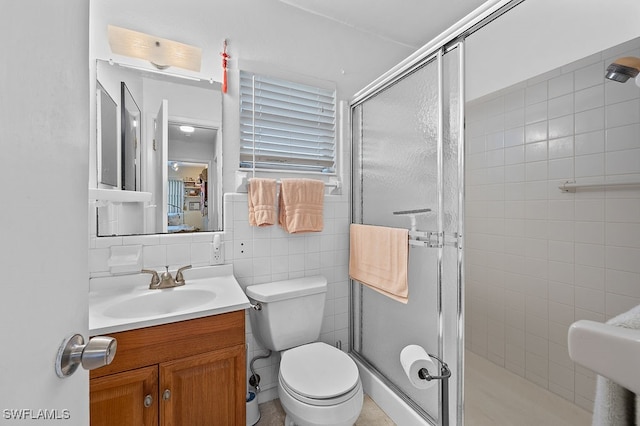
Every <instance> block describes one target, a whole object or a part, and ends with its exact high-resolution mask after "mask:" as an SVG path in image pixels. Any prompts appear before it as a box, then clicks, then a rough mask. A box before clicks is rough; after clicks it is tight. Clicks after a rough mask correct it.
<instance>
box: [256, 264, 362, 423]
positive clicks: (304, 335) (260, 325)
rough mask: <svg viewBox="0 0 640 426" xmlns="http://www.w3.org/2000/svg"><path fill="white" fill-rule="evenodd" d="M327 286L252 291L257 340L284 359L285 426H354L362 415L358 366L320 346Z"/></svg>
mask: <svg viewBox="0 0 640 426" xmlns="http://www.w3.org/2000/svg"><path fill="white" fill-rule="evenodd" d="M326 292H327V280H326V278H325V277H323V276H321V275H317V276H313V277H304V278H297V279H291V280H286V281H277V282H271V283H266V284H258V285H251V286H248V287H247V288H246V294H247V297H249V299H250V300H251V303H253V304H254V305H256V309H251V310H250V311H249V318H250V321H251V328H252V330H253V333H254V336H255V337H256V339H257V340H258V341H259V342H260V343H261V344H262V345H263V346H264V347H265V348H267V349H271V350H272V351H279V352H280V354H281V359H280V371H279V373H278V396H279V398H280V404H281V405H282V408H283V409H284V411H285V413H286V415H287V416H286V419H285V425H287V426H293V425H298V426H321V425H325V426H352V425H353V424H354V423H355V421H356V420H357V419H358V416H359V415H360V411H361V410H362V401H363V392H362V383H361V382H360V376H359V374H358V367H357V366H356V363H355V362H354V361H353V359H351V357H349V355H347V354H346V353H344V352H342V351H341V350H339V349H337V348H335V347H333V346H331V345H328V344H326V343H323V342H316V340H317V339H318V337H319V336H320V327H321V325H322V318H323V314H324V302H325V296H326Z"/></svg>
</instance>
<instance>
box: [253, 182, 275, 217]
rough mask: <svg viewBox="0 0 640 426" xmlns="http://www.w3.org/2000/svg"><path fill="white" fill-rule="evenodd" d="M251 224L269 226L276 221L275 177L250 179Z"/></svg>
mask: <svg viewBox="0 0 640 426" xmlns="http://www.w3.org/2000/svg"><path fill="white" fill-rule="evenodd" d="M247 192H248V193H247V199H248V201H249V225H251V226H268V225H273V224H274V223H276V181H275V179H257V178H254V179H249V188H248V191H247Z"/></svg>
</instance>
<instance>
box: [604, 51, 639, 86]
mask: <svg viewBox="0 0 640 426" xmlns="http://www.w3.org/2000/svg"><path fill="white" fill-rule="evenodd" d="M638 74H640V58H635V57H632V56H625V57H624V58H618V59H616V60H615V61H614V62H613V63H612V64H611V65H609V66H608V67H607V73H606V75H605V77H606V78H608V79H609V80H613V81H617V82H619V83H625V82H626V81H627V80H629V78H636V77H637V76H638Z"/></svg>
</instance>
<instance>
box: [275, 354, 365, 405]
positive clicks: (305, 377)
mask: <svg viewBox="0 0 640 426" xmlns="http://www.w3.org/2000/svg"><path fill="white" fill-rule="evenodd" d="M280 377H281V378H282V380H283V381H284V383H285V384H286V385H287V387H288V388H289V389H291V390H292V391H294V392H296V393H298V394H300V395H303V396H306V397H309V398H313V399H326V398H334V397H337V396H340V395H343V394H345V393H347V392H349V391H350V390H351V389H353V388H354V387H355V386H356V385H357V384H358V380H359V376H358V367H357V366H356V363H355V362H354V361H353V360H352V359H351V358H350V357H349V355H347V354H346V353H344V352H342V351H341V350H339V349H337V348H334V347H333V346H329V345H327V344H326V343H321V342H316V343H309V344H307V345H303V346H298V347H296V348H292V349H289V350H287V351H285V352H284V353H283V354H282V360H281V361H280Z"/></svg>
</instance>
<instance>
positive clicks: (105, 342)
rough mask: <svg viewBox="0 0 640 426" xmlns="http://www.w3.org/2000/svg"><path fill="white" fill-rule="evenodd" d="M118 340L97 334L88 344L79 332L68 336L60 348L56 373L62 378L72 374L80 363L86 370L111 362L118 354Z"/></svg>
mask: <svg viewBox="0 0 640 426" xmlns="http://www.w3.org/2000/svg"><path fill="white" fill-rule="evenodd" d="M117 347H118V342H117V341H116V339H114V338H113V337H106V336H96V337H92V338H91V339H89V342H88V343H87V344H85V343H84V339H83V338H82V336H81V335H79V334H74V335H73V336H70V337H68V338H66V339H65V340H64V341H63V342H62V345H60V348H59V349H58V356H57V357H56V374H57V375H58V377H60V378H64V377H67V376H70V375H72V374H73V373H74V372H75V371H76V369H77V368H78V366H79V365H82V368H84V369H85V370H93V369H95V368H99V367H104V366H105V365H109V364H111V362H112V361H113V358H114V357H115V356H116V349H117Z"/></svg>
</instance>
